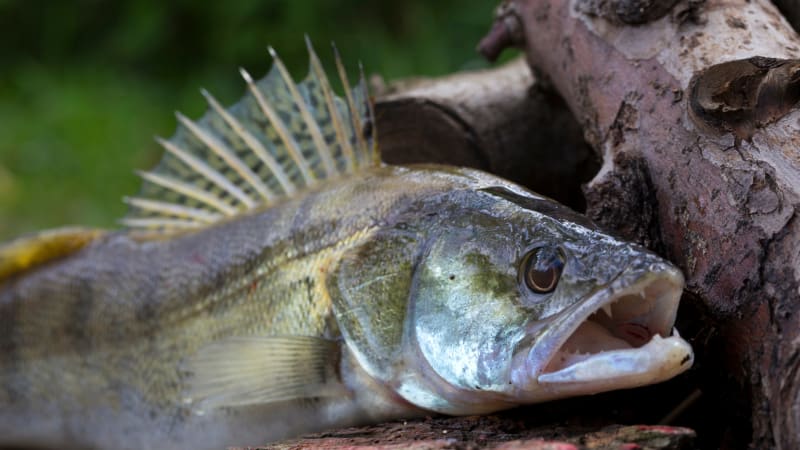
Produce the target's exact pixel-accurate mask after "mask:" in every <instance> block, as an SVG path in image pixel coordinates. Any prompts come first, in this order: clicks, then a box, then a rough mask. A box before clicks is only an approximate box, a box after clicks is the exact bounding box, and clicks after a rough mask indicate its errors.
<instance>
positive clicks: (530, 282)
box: [521, 247, 564, 294]
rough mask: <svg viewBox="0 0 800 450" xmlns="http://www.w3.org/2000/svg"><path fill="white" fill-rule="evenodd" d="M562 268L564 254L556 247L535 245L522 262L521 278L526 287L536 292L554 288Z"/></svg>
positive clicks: (547, 291) (544, 291)
mask: <svg viewBox="0 0 800 450" xmlns="http://www.w3.org/2000/svg"><path fill="white" fill-rule="evenodd" d="M563 269H564V255H563V253H561V251H560V250H559V249H558V248H556V247H537V248H534V249H533V250H531V251H530V252H529V253H528V254H527V255H526V256H525V259H524V260H523V263H522V273H521V275H522V279H523V280H524V281H525V285H526V286H528V289H530V290H531V291H533V292H535V293H537V294H548V293H550V292H553V290H555V288H556V286H557V285H558V280H559V279H560V278H561V272H562V270H563Z"/></svg>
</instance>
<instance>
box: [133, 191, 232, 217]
mask: <svg viewBox="0 0 800 450" xmlns="http://www.w3.org/2000/svg"><path fill="white" fill-rule="evenodd" d="M122 201H123V202H124V203H126V204H128V205H131V206H134V207H136V208H139V209H142V210H145V211H152V212H156V213H162V214H167V215H170V216H177V217H180V218H189V219H191V220H194V221H196V222H203V223H214V222H216V221H218V220H220V219H221V218H222V217H223V216H221V215H219V214H214V213H209V212H208V211H205V210H202V209H198V208H192V207H189V206H183V205H177V204H175V203H168V202H162V201H158V200H151V199H149V198H140V197H123V198H122Z"/></svg>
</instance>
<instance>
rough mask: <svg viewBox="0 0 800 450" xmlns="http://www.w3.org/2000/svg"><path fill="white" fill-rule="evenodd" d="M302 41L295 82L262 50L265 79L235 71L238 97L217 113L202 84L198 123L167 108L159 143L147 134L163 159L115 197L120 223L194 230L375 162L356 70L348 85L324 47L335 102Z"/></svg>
mask: <svg viewBox="0 0 800 450" xmlns="http://www.w3.org/2000/svg"><path fill="white" fill-rule="evenodd" d="M306 43H307V45H308V52H309V58H310V63H309V65H310V70H309V73H308V75H307V76H306V78H305V79H304V80H303V81H302V82H301V83H299V84H296V83H295V82H294V81H293V80H292V79H291V77H290V75H289V72H288V71H287V70H286V67H285V66H284V65H283V63H282V62H281V60H280V59H279V58H278V56H277V55H276V54H275V51H274V50H272V48H270V49H269V51H270V54H271V55H272V57H273V59H274V63H273V66H272V69H271V70H270V72H269V73H268V74H267V76H266V77H264V78H262V79H261V80H259V81H257V82H256V81H254V80H253V79H252V77H251V76H250V75H249V74H248V73H247V72H246V71H245V70H244V69H241V73H242V78H244V80H245V82H246V83H247V92H246V93H245V95H244V97H243V98H242V99H241V100H239V102H238V103H236V104H235V105H233V106H231V107H230V108H227V109H225V108H224V107H223V106H222V105H220V103H219V102H218V101H217V100H216V99H215V98H214V97H213V96H211V94H209V93H208V92H206V91H205V90H203V91H202V94H203V96H204V97H205V98H206V100H207V101H208V104H209V110H208V111H207V112H206V114H205V115H204V116H203V117H202V118H201V119H200V120H197V121H193V120H191V119H189V118H187V117H185V116H184V115H182V114H180V113H176V116H177V119H178V122H179V125H178V129H177V131H176V133H175V135H174V136H173V137H172V138H170V139H169V140H165V139H160V138H157V141H158V142H159V144H161V146H162V147H164V150H165V153H164V156H163V158H162V160H161V162H160V163H159V164H158V165H157V166H156V167H155V169H153V170H151V171H149V172H141V173H139V175H140V176H141V178H142V180H143V183H142V188H141V191H140V193H139V195H138V196H136V197H126V198H125V199H124V201H125V202H126V203H127V204H128V205H129V206H130V210H129V212H128V215H127V216H126V217H125V218H124V219H122V223H123V224H124V225H126V226H128V227H130V228H139V229H160V230H190V229H195V228H200V227H203V226H206V225H208V224H211V223H214V222H217V221H219V220H221V219H224V218H226V217H231V216H235V215H237V214H240V213H242V212H245V211H249V210H252V209H255V208H259V207H263V206H267V205H270V204H273V203H275V202H277V201H279V200H280V199H281V198H284V197H289V196H292V195H295V194H296V193H297V192H300V191H302V190H304V189H306V188H308V187H310V186H313V185H315V184H317V183H319V182H321V181H323V180H328V179H332V178H335V177H339V176H342V175H346V174H350V173H354V172H356V171H358V170H359V169H362V168H364V167H371V166H374V165H376V164H379V157H378V152H377V144H376V142H375V136H374V133H373V132H372V131H371V130H374V126H372V127H370V126H368V124H369V123H370V122H371V123H373V124H374V119H373V114H374V113H373V110H372V105H371V104H370V101H369V95H368V93H367V89H366V83H365V81H364V76H363V72H362V75H361V80H360V81H359V84H358V85H357V86H355V87H353V88H351V87H350V84H349V82H348V80H347V75H346V73H345V70H344V68H343V66H342V63H341V59H340V58H339V54H338V52H337V51H336V49H335V47H334V53H335V56H336V67H337V72H338V74H339V78H340V81H341V84H342V86H343V87H344V92H345V98H344V99H342V98H340V97H338V96H336V94H335V93H334V92H333V89H332V87H331V83H330V81H329V80H328V78H327V76H326V75H325V72H324V70H323V68H322V64H321V63H320V61H319V58H318V57H317V55H316V53H314V50H313V48H312V47H311V43H310V41H309V40H308V38H307V37H306ZM366 130H370V131H366ZM366 133H369V134H368V135H365V134H366Z"/></svg>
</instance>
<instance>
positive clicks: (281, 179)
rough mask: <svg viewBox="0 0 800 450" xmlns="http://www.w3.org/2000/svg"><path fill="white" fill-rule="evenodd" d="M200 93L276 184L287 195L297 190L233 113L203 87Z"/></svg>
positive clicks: (274, 160)
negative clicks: (268, 172) (275, 180)
mask: <svg viewBox="0 0 800 450" xmlns="http://www.w3.org/2000/svg"><path fill="white" fill-rule="evenodd" d="M200 93H201V94H203V97H205V98H206V101H207V102H208V104H209V105H211V107H212V108H213V109H214V111H216V112H217V114H219V115H220V116H222V119H223V120H225V122H226V123H227V124H228V126H229V127H231V129H233V131H234V132H235V133H236V135H237V136H239V137H240V138H241V139H242V141H244V143H245V144H247V146H248V147H249V148H250V150H252V151H253V153H255V155H256V156H258V157H259V158H260V159H261V162H263V163H264V164H265V165H266V166H267V167H268V168H269V170H270V171H271V172H272V174H273V175H274V176H275V178H276V179H277V180H278V184H280V185H281V188H283V190H284V192H285V193H286V194H287V195H292V194H294V193H295V192H297V186H295V184H294V183H292V181H291V180H290V179H289V176H288V175H287V174H286V171H285V170H283V167H281V165H280V164H279V163H278V161H277V160H276V159H275V158H274V157H273V156H272V155H270V154H269V152H267V149H266V148H264V146H263V145H262V144H261V142H259V140H258V139H256V138H255V136H253V135H252V134H251V133H250V132H249V131H247V129H245V127H244V125H242V123H241V122H239V120H238V119H237V118H236V117H234V116H233V114H231V113H229V112H228V111H227V110H225V108H223V107H222V105H220V104H219V102H218V101H217V99H216V98H214V96H213V95H211V94H210V93H209V92H208V91H206V90H205V89H202V90H201V91H200Z"/></svg>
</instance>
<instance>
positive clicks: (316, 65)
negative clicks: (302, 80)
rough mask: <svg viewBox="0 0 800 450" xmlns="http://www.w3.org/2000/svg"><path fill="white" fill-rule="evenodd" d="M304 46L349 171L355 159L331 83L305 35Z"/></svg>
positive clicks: (352, 167)
mask: <svg viewBox="0 0 800 450" xmlns="http://www.w3.org/2000/svg"><path fill="white" fill-rule="evenodd" d="M306 47H308V54H309V57H310V59H311V70H312V71H313V72H314V73H315V74H316V76H317V78H318V79H319V83H320V87H321V88H322V95H323V96H324V97H325V105H326V106H327V108H328V114H330V116H331V122H332V123H333V129H334V131H335V132H336V142H338V143H339V145H341V146H342V153H344V155H345V158H344V159H345V161H347V169H346V170H347V171H348V172H351V171H352V170H353V169H354V166H353V160H354V159H355V158H354V156H355V154H354V153H353V147H352V146H351V145H350V138H349V137H348V136H347V134H346V133H345V131H344V128H343V127H342V120H341V117H340V116H339V109H338V108H337V107H336V104H335V103H334V100H333V92H332V89H331V84H330V82H329V81H328V77H327V75H325V70H324V69H323V68H322V63H321V62H320V61H319V57H318V56H317V53H316V52H315V51H314V48H313V47H312V46H311V40H310V39H309V38H308V36H306Z"/></svg>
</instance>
